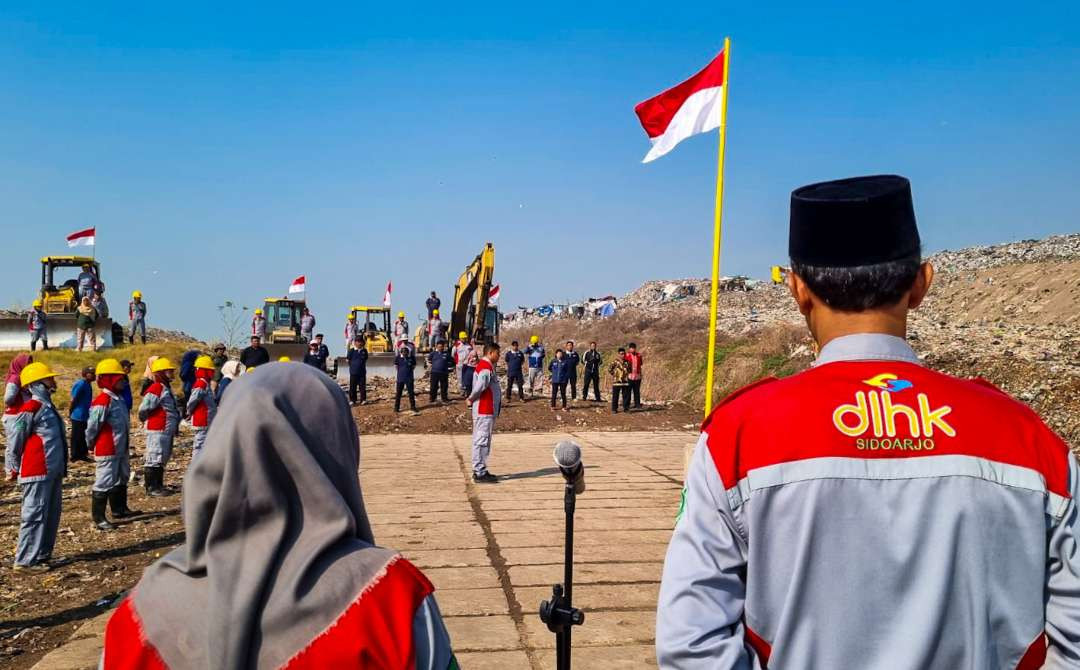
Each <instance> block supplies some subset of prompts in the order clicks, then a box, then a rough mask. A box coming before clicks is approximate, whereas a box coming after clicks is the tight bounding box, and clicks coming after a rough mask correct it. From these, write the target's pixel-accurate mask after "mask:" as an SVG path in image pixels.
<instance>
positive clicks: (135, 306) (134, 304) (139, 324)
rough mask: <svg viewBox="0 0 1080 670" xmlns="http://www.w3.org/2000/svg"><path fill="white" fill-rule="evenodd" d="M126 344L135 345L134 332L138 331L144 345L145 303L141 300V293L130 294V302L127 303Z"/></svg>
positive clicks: (133, 292)
mask: <svg viewBox="0 0 1080 670" xmlns="http://www.w3.org/2000/svg"><path fill="white" fill-rule="evenodd" d="M128 321H129V322H130V327H129V330H128V343H129V344H134V343H135V330H136V329H138V331H139V337H140V338H142V343H143V344H146V303H145V302H143V299H142V291H132V292H131V302H129V303H128Z"/></svg>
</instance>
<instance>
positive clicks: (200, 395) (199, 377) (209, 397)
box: [187, 355, 217, 468]
mask: <svg viewBox="0 0 1080 670" xmlns="http://www.w3.org/2000/svg"><path fill="white" fill-rule="evenodd" d="M215 372H217V367H216V366H215V365H214V361H213V359H211V358H210V357H209V356H206V355H202V356H199V357H198V358H196V359H195V383H194V384H192V386H191V394H190V396H189V397H188V401H187V411H188V416H190V417H191V428H192V431H193V432H194V433H195V436H194V438H193V439H192V442H191V461H190V462H189V463H188V467H189V468H190V467H191V463H194V462H195V459H196V458H198V456H199V454H200V453H202V448H203V445H204V444H206V433H207V431H209V430H210V423H211V422H212V421H213V420H214V415H215V414H217V401H216V399H215V397H214V392H213V390H212V389H211V388H210V382H211V381H213V379H214V373H215Z"/></svg>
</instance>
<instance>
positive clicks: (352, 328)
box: [345, 312, 360, 351]
mask: <svg viewBox="0 0 1080 670" xmlns="http://www.w3.org/2000/svg"><path fill="white" fill-rule="evenodd" d="M359 332H360V330H359V329H358V328H357V326H356V314H354V313H352V312H349V313H348V315H346V317H345V350H346V351H348V349H349V347H350V346H352V343H353V340H355V339H356V334H357V333H359Z"/></svg>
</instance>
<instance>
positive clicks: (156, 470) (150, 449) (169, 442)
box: [139, 356, 180, 498]
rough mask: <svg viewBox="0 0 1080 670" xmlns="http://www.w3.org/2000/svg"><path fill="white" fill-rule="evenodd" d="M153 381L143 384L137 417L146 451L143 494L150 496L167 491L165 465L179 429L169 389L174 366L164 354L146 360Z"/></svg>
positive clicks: (167, 493) (175, 407)
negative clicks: (144, 388)
mask: <svg viewBox="0 0 1080 670" xmlns="http://www.w3.org/2000/svg"><path fill="white" fill-rule="evenodd" d="M150 373H151V374H152V375H153V376H154V380H153V383H152V384H150V386H148V387H146V391H145V392H144V393H143V398H142V403H140V404H139V421H142V422H143V429H144V430H145V432H146V453H145V454H144V455H143V478H144V479H145V480H146V481H145V485H146V494H147V495H148V496H151V497H155V498H158V497H161V496H166V495H169V491H168V489H166V488H165V466H166V465H168V464H169V459H170V458H172V449H173V441H174V440H175V439H176V433H177V431H178V430H179V429H180V410H179V408H178V407H177V404H176V396H174V395H173V392H172V386H171V384H172V380H173V376H174V375H175V374H176V366H175V365H173V364H172V362H171V361H170V360H169V359H168V358H165V357H164V356H159V357H158V358H156V359H155V360H154V362H153V363H151V364H150Z"/></svg>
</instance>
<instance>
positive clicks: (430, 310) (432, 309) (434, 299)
mask: <svg viewBox="0 0 1080 670" xmlns="http://www.w3.org/2000/svg"><path fill="white" fill-rule="evenodd" d="M424 305H425V306H427V318H428V321H430V320H431V319H432V318H433V317H435V316H437V315H438V313H439V308H440V307H442V300H439V296H437V295H435V291H432V292H431V297H429V298H428V299H427V300H425V301H424Z"/></svg>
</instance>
